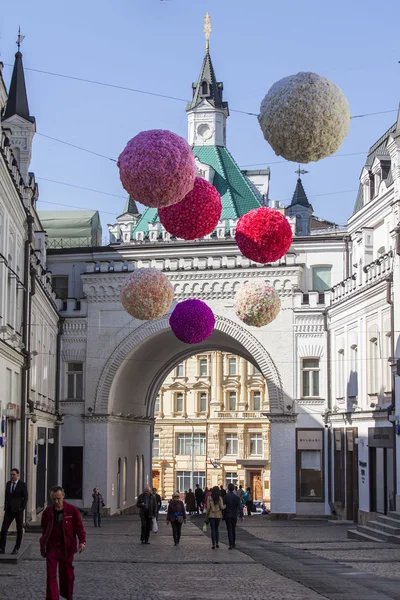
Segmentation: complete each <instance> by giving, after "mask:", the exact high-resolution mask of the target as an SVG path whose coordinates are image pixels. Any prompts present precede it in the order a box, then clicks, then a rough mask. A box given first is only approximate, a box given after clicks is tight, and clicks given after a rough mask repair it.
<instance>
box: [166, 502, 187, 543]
mask: <svg viewBox="0 0 400 600" xmlns="http://www.w3.org/2000/svg"><path fill="white" fill-rule="evenodd" d="M168 523H171V525H172V533H173V536H174V545H175V546H177V545H178V544H179V542H180V539H181V531H182V524H183V523H186V510H185V505H184V504H183V502H182V500H181V499H180V495H179V492H174V494H173V496H172V500H171V501H170V503H169V504H168V511H167V525H168Z"/></svg>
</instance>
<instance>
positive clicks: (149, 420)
mask: <svg viewBox="0 0 400 600" xmlns="http://www.w3.org/2000/svg"><path fill="white" fill-rule="evenodd" d="M82 419H83V420H84V422H85V424H86V423H118V424H119V425H126V424H127V423H129V424H132V425H138V424H139V425H151V424H153V423H154V421H155V419H154V417H146V416H140V415H134V416H133V417H128V416H118V415H106V414H104V415H102V414H93V413H92V414H90V415H89V414H88V415H82Z"/></svg>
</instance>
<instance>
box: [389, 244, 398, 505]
mask: <svg viewBox="0 0 400 600" xmlns="http://www.w3.org/2000/svg"><path fill="white" fill-rule="evenodd" d="M397 235H399V234H397ZM386 284H387V286H386V302H387V303H388V304H389V305H390V345H391V348H390V352H391V355H392V357H393V358H394V355H395V351H396V346H395V340H394V302H393V298H392V293H393V276H390V277H389V278H388V279H387V280H386ZM395 387H396V377H395V375H394V373H393V372H392V402H391V404H390V406H389V407H388V409H387V413H388V420H389V415H390V413H391V412H392V411H394V412H396V389H395ZM392 427H393V510H396V493H397V460H396V458H397V457H396V420H394V421H393V423H392Z"/></svg>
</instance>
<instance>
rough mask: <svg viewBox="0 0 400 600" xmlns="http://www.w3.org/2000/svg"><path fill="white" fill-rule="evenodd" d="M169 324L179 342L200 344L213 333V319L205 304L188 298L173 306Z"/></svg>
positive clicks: (209, 309)
mask: <svg viewBox="0 0 400 600" xmlns="http://www.w3.org/2000/svg"><path fill="white" fill-rule="evenodd" d="M169 324H170V325H171V329H172V331H173V332H174V334H175V336H176V337H177V338H178V340H180V341H181V342H184V343H185V344H200V342H203V341H204V340H206V339H207V338H208V337H210V335H211V334H212V332H213V331H214V326H215V317H214V313H213V311H212V310H211V308H210V307H209V306H207V304H206V303H205V302H203V301H202V300H197V299H195V298H190V299H189V300H184V301H183V302H179V304H177V305H176V306H175V308H174V310H173V312H172V314H171V316H170V318H169Z"/></svg>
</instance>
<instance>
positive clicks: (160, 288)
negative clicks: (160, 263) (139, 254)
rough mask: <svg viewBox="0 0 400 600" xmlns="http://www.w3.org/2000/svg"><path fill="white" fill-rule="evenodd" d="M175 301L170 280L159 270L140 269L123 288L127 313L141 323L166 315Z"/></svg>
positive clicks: (122, 300) (124, 305)
mask: <svg viewBox="0 0 400 600" xmlns="http://www.w3.org/2000/svg"><path fill="white" fill-rule="evenodd" d="M173 299H174V288H173V285H172V283H171V282H170V280H169V279H168V277H167V276H166V275H164V273H162V272H161V271H159V270H158V269H138V270H137V271H134V272H133V273H132V274H131V275H129V277H128V278H127V280H126V281H125V283H124V285H123V286H122V290H121V303H122V306H123V307H124V309H125V310H126V312H127V313H129V314H130V315H131V316H132V317H134V318H135V319H140V320H141V321H151V320H153V319H158V318H159V317H162V316H163V315H165V313H166V312H167V311H168V309H169V307H170V306H171V304H172V300H173Z"/></svg>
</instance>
